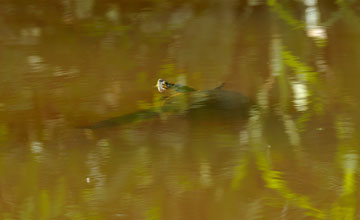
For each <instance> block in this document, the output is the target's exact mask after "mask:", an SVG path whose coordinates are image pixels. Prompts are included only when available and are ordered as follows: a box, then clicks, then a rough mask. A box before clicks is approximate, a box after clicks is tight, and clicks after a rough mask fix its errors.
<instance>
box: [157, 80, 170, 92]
mask: <svg viewBox="0 0 360 220" xmlns="http://www.w3.org/2000/svg"><path fill="white" fill-rule="evenodd" d="M172 85H173V84H171V83H168V82H166V81H165V80H163V79H158V81H157V83H156V85H155V87H156V88H157V89H158V91H159V92H164V91H166V90H167V89H169V88H170V87H171V86H172Z"/></svg>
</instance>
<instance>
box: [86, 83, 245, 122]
mask: <svg viewBox="0 0 360 220" xmlns="http://www.w3.org/2000/svg"><path fill="white" fill-rule="evenodd" d="M156 87H157V88H158V91H159V92H165V91H166V90H171V91H173V92H175V93H174V94H171V95H165V96H163V97H162V98H161V99H160V100H158V101H155V102H154V103H153V104H152V106H151V107H150V108H148V109H142V110H139V111H136V112H133V113H129V114H125V115H121V116H119V117H114V118H110V119H106V120H103V121H100V122H97V123H95V124H92V125H90V126H84V127H86V128H101V127H108V126H116V125H125V124H131V123H141V122H144V121H146V120H149V119H154V118H159V117H160V118H162V119H164V118H168V117H170V116H185V117H187V118H189V119H190V120H199V119H200V120H208V119H220V120H235V119H239V118H242V117H244V116H246V115H247V113H248V110H249V107H250V105H251V103H250V100H249V99H248V98H247V97H245V96H243V95H241V94H240V93H237V92H234V91H228V90H224V89H223V88H222V87H223V84H222V85H220V86H218V87H216V88H214V89H210V90H202V91H197V90H196V89H194V88H191V87H188V86H185V85H180V84H174V83H169V82H167V81H165V80H163V79H159V80H158V81H157V85H156Z"/></svg>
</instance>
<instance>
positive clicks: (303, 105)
mask: <svg viewBox="0 0 360 220" xmlns="http://www.w3.org/2000/svg"><path fill="white" fill-rule="evenodd" d="M292 89H293V92H294V106H295V108H296V110H298V111H299V112H303V111H306V110H308V96H309V92H308V90H307V86H306V85H305V84H303V83H300V82H293V83H292Z"/></svg>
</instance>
